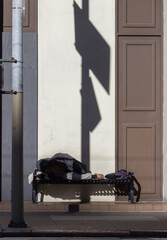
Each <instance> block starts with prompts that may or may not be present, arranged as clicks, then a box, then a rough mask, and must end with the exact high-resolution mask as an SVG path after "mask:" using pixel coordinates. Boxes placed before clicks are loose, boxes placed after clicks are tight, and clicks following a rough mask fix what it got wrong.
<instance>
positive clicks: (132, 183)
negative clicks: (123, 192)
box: [129, 178, 134, 203]
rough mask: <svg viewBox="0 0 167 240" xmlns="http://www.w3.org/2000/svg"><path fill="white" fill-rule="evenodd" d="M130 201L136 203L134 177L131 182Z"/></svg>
mask: <svg viewBox="0 0 167 240" xmlns="http://www.w3.org/2000/svg"><path fill="white" fill-rule="evenodd" d="M129 202H131V203H134V182H133V179H132V178H131V181H130V184H129Z"/></svg>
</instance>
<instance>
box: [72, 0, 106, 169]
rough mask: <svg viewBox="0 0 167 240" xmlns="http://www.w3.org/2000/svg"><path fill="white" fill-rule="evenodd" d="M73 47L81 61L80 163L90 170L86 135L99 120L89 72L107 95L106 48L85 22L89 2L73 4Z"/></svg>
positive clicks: (88, 137) (90, 26)
mask: <svg viewBox="0 0 167 240" xmlns="http://www.w3.org/2000/svg"><path fill="white" fill-rule="evenodd" d="M74 24H75V47H76V50H77V51H78V53H79V54H80V55H81V57H82V70H81V71H82V74H81V77H82V87H81V98H82V106H81V108H82V110H81V115H82V116H81V121H82V122H81V129H82V130H81V160H82V162H83V163H84V164H86V165H87V167H88V168H90V132H92V131H93V130H94V129H95V128H96V126H97V124H98V123H99V122H100V120H101V119H102V117H101V115H100V111H99V108H98V104H97V100H96V96H95V92H94V89H93V85H92V81H91V78H90V76H89V70H91V71H92V72H93V74H94V75H95V76H96V78H97V79H98V81H99V82H100V83H101V85H102V86H103V88H104V89H105V90H106V92H107V93H108V94H109V83H110V81H109V79H110V67H109V66H110V47H109V45H108V44H107V43H106V41H105V40H104V39H103V37H102V36H101V35H100V33H99V32H98V31H97V29H96V28H95V27H94V25H93V24H92V23H91V22H90V20H89V0H82V9H81V8H80V7H79V6H78V5H77V3H76V2H75V1H74Z"/></svg>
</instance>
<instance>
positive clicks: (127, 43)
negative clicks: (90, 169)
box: [117, 0, 162, 200]
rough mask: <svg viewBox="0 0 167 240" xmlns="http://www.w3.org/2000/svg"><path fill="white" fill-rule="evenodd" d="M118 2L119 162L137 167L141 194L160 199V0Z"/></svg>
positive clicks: (124, 165) (135, 171)
mask: <svg viewBox="0 0 167 240" xmlns="http://www.w3.org/2000/svg"><path fill="white" fill-rule="evenodd" d="M117 3H119V4H118V5H117V7H118V8H117V13H118V16H117V17H118V18H117V19H118V29H117V30H118V32H117V33H118V34H117V56H118V68H117V70H118V71H117V73H118V77H117V80H118V81H117V92H118V96H117V109H118V111H117V124H118V127H117V139H118V141H117V150H118V159H117V167H118V169H121V168H124V169H127V170H128V171H132V172H134V173H135V176H136V178H137V179H138V181H139V182H140V184H141V199H143V200H161V197H162V196H161V190H162V178H161V160H162V159H161V151H162V142H161V140H162V136H161V133H162V129H161V125H162V124H161V121H162V94H161V93H162V84H161V82H162V81H161V66H162V61H161V59H162V56H161V7H162V6H161V1H160V0H120V1H117ZM138 11H139V12H138Z"/></svg>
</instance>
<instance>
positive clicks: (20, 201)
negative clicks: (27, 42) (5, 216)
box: [8, 0, 27, 228]
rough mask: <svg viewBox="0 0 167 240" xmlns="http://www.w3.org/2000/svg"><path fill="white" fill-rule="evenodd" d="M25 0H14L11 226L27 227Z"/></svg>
mask: <svg viewBox="0 0 167 240" xmlns="http://www.w3.org/2000/svg"><path fill="white" fill-rule="evenodd" d="M22 11H23V0H13V5H12V17H13V21H12V23H13V29H12V56H13V57H14V59H16V60H18V62H17V63H12V90H13V91H15V92H17V94H16V95H12V184H11V185H12V192H11V221H10V224H9V225H8V226H9V227H14V228H17V227H26V226H27V225H26V224H25V222H24V198H23V65H22V59H23V49H22V48H23V42H22V41H23V40H22V38H23V36H22V34H23V33H22V18H23V12H22Z"/></svg>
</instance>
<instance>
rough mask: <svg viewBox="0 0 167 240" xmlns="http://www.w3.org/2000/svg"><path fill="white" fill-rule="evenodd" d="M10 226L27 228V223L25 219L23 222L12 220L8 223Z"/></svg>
mask: <svg viewBox="0 0 167 240" xmlns="http://www.w3.org/2000/svg"><path fill="white" fill-rule="evenodd" d="M8 227H9V228H26V227H27V224H26V223H25V222H24V221H23V222H21V223H15V222H13V221H12V220H11V222H10V223H9V224H8Z"/></svg>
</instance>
